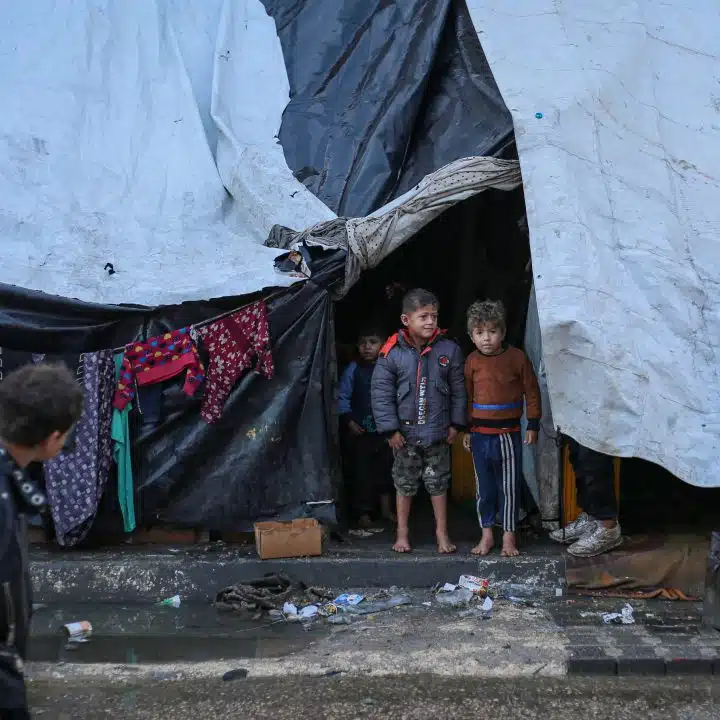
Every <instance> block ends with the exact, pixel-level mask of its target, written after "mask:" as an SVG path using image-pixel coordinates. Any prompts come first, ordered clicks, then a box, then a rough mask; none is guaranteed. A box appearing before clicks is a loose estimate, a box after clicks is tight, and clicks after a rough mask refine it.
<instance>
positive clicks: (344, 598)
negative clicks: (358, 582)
mask: <svg viewBox="0 0 720 720" xmlns="http://www.w3.org/2000/svg"><path fill="white" fill-rule="evenodd" d="M364 599H365V597H364V596H363V595H357V594H348V593H343V594H342V595H338V596H337V597H336V598H335V599H334V600H333V601H332V604H333V605H336V606H337V607H344V606H347V605H359V604H360V603H361V602H362V601H363V600H364Z"/></svg>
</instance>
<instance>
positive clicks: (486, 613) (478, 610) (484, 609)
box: [459, 597, 493, 620]
mask: <svg viewBox="0 0 720 720" xmlns="http://www.w3.org/2000/svg"><path fill="white" fill-rule="evenodd" d="M470 602H471V603H472V598H471V601H470ZM492 609H493V601H492V599H491V598H489V597H486V598H485V600H483V603H482V605H478V604H471V605H470V607H469V608H468V609H467V610H461V611H460V613H459V616H460V617H461V618H469V617H475V618H479V619H480V620H489V619H490V618H491V617H492Z"/></svg>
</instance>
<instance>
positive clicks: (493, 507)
mask: <svg viewBox="0 0 720 720" xmlns="http://www.w3.org/2000/svg"><path fill="white" fill-rule="evenodd" d="M467 329H468V333H469V335H470V338H471V339H472V341H473V344H474V345H475V348H476V350H475V351H474V352H473V353H471V354H470V355H469V356H468V359H467V360H466V362H465V386H466V389H467V396H468V414H469V420H470V428H471V432H470V434H468V435H466V436H465V437H464V438H463V443H464V445H465V449H466V450H469V451H471V452H472V457H473V465H474V466H475V478H476V497H477V512H478V519H479V521H480V527H481V528H482V538H481V540H480V543H479V544H478V545H477V546H476V547H474V548H473V550H472V552H473V554H475V555H487V554H488V553H489V552H490V550H491V549H492V547H493V543H494V539H493V525H494V524H495V517H496V513H497V512H498V511H499V512H500V517H501V518H502V523H503V544H502V555H504V556H506V557H512V556H515V555H518V550H517V542H516V540H515V528H516V525H517V522H518V511H519V504H520V482H521V477H522V464H521V463H522V445H521V441H520V418H521V417H522V413H523V400H524V401H525V405H526V408H527V410H526V415H527V424H528V427H527V432H526V434H525V443H526V444H528V445H534V444H535V443H536V442H537V436H538V429H539V426H540V417H541V409H540V387H539V386H538V381H537V378H536V376H535V371H534V370H533V367H532V364H531V363H530V360H529V359H528V357H527V356H526V355H525V353H524V352H523V351H522V350H518V349H517V348H513V347H509V346H508V345H506V344H505V329H506V321H505V308H504V307H503V304H502V303H501V302H492V301H484V302H475V303H473V304H472V305H471V306H470V307H469V308H468V311H467Z"/></svg>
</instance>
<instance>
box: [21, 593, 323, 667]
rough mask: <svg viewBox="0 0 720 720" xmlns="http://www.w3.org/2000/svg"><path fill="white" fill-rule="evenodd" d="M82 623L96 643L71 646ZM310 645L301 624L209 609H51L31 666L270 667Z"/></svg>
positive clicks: (38, 618)
mask: <svg viewBox="0 0 720 720" xmlns="http://www.w3.org/2000/svg"><path fill="white" fill-rule="evenodd" d="M83 620H84V621H88V622H90V624H91V625H92V627H93V634H92V635H91V637H90V638H89V640H88V641H87V642H84V643H76V642H68V637H67V633H66V632H65V631H64V629H63V626H64V625H65V624H66V623H70V622H77V621H83ZM314 630H315V632H314V638H315V639H317V637H319V636H321V635H322V634H323V628H321V627H317V628H314ZM325 632H328V630H327V629H325ZM311 640H312V639H311V638H309V636H308V633H307V631H306V630H304V629H303V627H302V626H301V625H300V624H299V623H286V622H282V621H281V622H278V621H276V620H272V619H270V618H268V617H267V614H265V615H264V617H262V618H261V619H259V620H253V619H252V618H251V617H250V616H249V615H240V614H238V613H232V612H221V611H218V610H216V609H215V608H214V607H212V606H210V605H193V606H184V607H183V606H182V605H181V607H179V608H171V607H157V606H132V605H111V604H104V605H88V604H74V605H68V606H47V605H45V606H40V607H38V608H37V609H36V610H35V613H34V616H33V641H32V643H31V645H30V661H31V662H44V663H54V662H60V663H113V664H131V665H132V664H155V663H179V662H186V663H197V662H207V661H211V660H232V659H235V658H260V659H263V658H276V657H281V656H284V655H289V654H292V653H294V652H298V651H300V650H302V649H304V648H306V647H307V646H308V644H309V643H310V642H311Z"/></svg>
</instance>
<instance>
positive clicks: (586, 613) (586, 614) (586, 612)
mask: <svg viewBox="0 0 720 720" xmlns="http://www.w3.org/2000/svg"><path fill="white" fill-rule="evenodd" d="M601 614H602V613H599V612H591V611H590V610H584V611H582V612H581V613H580V617H581V618H587V617H596V616H597V615H601Z"/></svg>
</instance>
